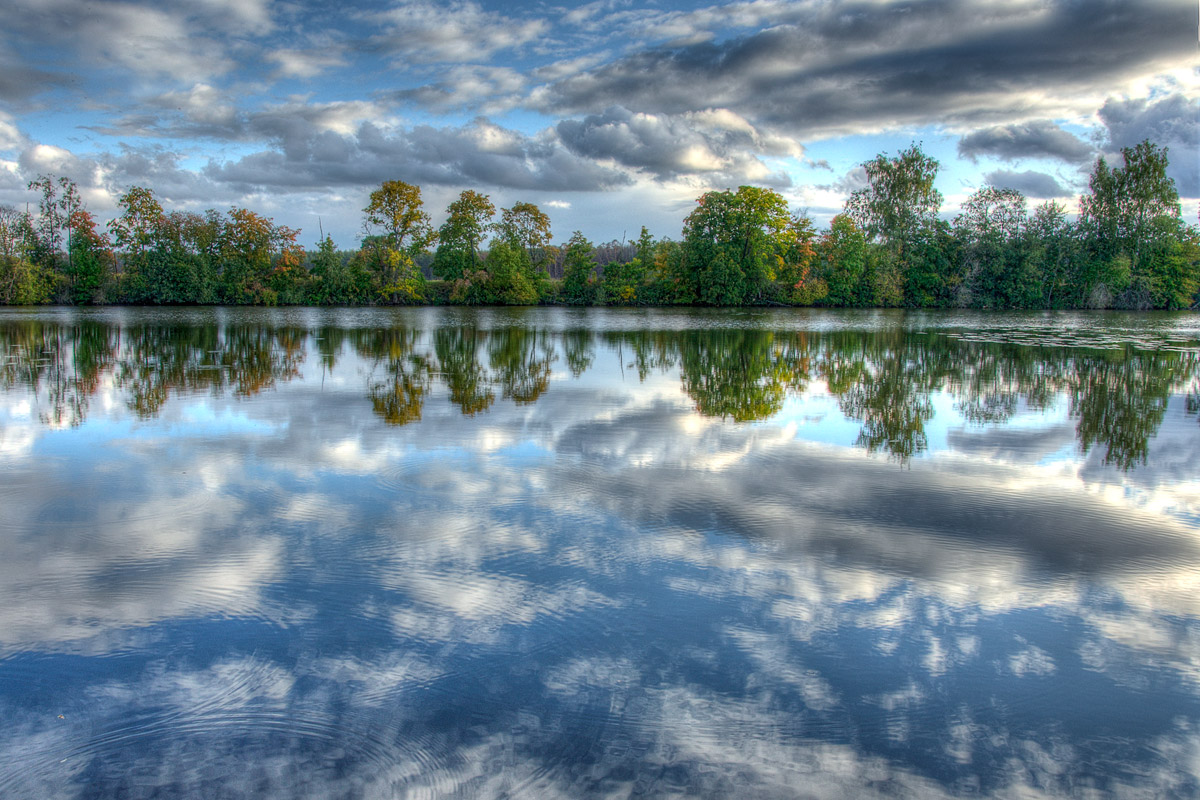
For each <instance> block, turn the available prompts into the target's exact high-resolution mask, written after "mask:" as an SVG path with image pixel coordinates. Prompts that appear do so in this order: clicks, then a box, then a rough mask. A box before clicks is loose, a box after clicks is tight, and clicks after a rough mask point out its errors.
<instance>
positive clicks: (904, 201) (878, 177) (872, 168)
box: [846, 144, 942, 253]
mask: <svg viewBox="0 0 1200 800" xmlns="http://www.w3.org/2000/svg"><path fill="white" fill-rule="evenodd" d="M862 166H863V169H865V170H866V172H867V186H866V187H865V188H863V189H859V190H858V191H856V192H854V193H853V194H851V195H850V199H849V200H847V201H846V213H848V214H849V215H850V216H851V217H852V218H853V219H854V221H855V222H856V223H857V224H858V226H859V227H860V228H862V229H863V230H864V231H866V234H867V236H868V238H871V239H875V240H877V241H882V242H884V243H885V244H888V245H889V246H890V247H891V248H892V249H893V250H894V251H896V252H897V253H901V252H902V251H903V249H904V241H905V240H906V239H907V238H908V237H909V236H910V235H911V234H912V233H914V232H915V231H916V230H917V228H919V227H920V226H921V225H922V224H925V223H931V222H932V221H933V220H935V219H936V218H937V213H938V209H939V208H941V205H942V194H941V192H939V191H938V190H937V189H935V188H933V181H934V179H935V178H936V177H937V171H938V166H939V164H938V162H937V160H936V159H934V158H931V157H929V156H927V155H925V153H923V152H922V151H921V148H920V146H919V145H917V144H913V145H911V146H910V147H909V148H908V149H907V150H904V151H902V152H901V153H900V154H899V155H897V156H896V157H895V158H888V156H887V154H886V153H881V154H880V155H878V156H876V157H875V159H874V160H872V161H868V162H866V163H864V164H863V165H862Z"/></svg>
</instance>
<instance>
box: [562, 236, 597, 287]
mask: <svg viewBox="0 0 1200 800" xmlns="http://www.w3.org/2000/svg"><path fill="white" fill-rule="evenodd" d="M595 249H596V248H595V247H594V246H593V245H592V243H591V242H589V241H588V240H587V239H586V238H585V237H584V235H583V234H582V233H580V232H579V231H575V232H574V233H573V234H571V238H570V239H569V240H568V241H567V252H566V256H565V257H564V258H563V286H562V296H563V299H564V300H566V301H567V302H568V303H571V304H573V305H590V304H591V303H592V302H594V301H595V299H596V282H595V279H594V275H595V272H596V258H595V256H594V255H593V253H594V251H595Z"/></svg>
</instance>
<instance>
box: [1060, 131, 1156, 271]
mask: <svg viewBox="0 0 1200 800" xmlns="http://www.w3.org/2000/svg"><path fill="white" fill-rule="evenodd" d="M1121 157H1122V159H1123V160H1124V166H1123V167H1115V168H1111V169H1110V168H1109V166H1108V164H1107V163H1106V162H1105V160H1104V158H1103V157H1101V158H1100V159H1098V160H1097V161H1096V165H1095V167H1094V169H1093V170H1092V175H1091V178H1090V180H1089V182H1088V188H1089V194H1086V195H1084V196H1083V197H1081V198H1080V199H1079V211H1080V221H1081V222H1082V223H1084V224H1085V225H1086V226H1087V227H1088V229H1089V232H1090V233H1091V235H1092V236H1093V237H1095V239H1096V243H1097V245H1098V247H1099V249H1100V255H1101V257H1103V258H1109V259H1111V258H1113V257H1115V256H1117V255H1118V254H1119V253H1121V252H1124V254H1125V255H1126V256H1128V257H1129V259H1130V261H1131V264H1132V267H1133V269H1134V270H1137V269H1138V268H1139V267H1140V266H1141V257H1142V255H1143V254H1144V252H1145V245H1147V244H1148V243H1149V242H1150V241H1151V239H1152V233H1153V232H1154V228H1153V227H1152V226H1153V224H1154V221H1155V219H1156V218H1158V217H1164V216H1165V217H1174V218H1178V217H1179V215H1180V208H1179V192H1178V191H1176V189H1175V181H1174V180H1172V179H1171V178H1169V177H1168V176H1167V166H1168V161H1167V149H1166V148H1165V147H1159V146H1158V145H1155V144H1153V143H1152V142H1150V141H1149V140H1146V141H1143V142H1142V143H1141V144H1138V145H1137V146H1135V147H1125V148H1122V149H1121Z"/></svg>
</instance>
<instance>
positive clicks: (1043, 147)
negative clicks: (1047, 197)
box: [958, 120, 1094, 164]
mask: <svg viewBox="0 0 1200 800" xmlns="http://www.w3.org/2000/svg"><path fill="white" fill-rule="evenodd" d="M1093 153H1094V149H1093V148H1092V147H1091V145H1089V144H1088V143H1087V142H1085V141H1083V140H1082V139H1080V138H1079V137H1077V136H1075V135H1074V134H1073V133H1070V132H1068V131H1065V130H1063V129H1062V128H1060V127H1059V126H1058V125H1055V124H1054V123H1053V122H1051V121H1050V120H1033V121H1031V122H1025V123H1016V124H1012V125H996V126H993V127H990V128H985V129H983V130H979V131H975V132H974V133H972V134H969V135H967V136H964V137H963V138H962V139H960V140H959V142H958V154H959V155H960V156H964V157H966V158H969V159H971V160H972V161H974V160H976V159H977V158H978V157H979V156H981V155H989V156H995V157H997V158H1000V159H1002V160H1004V161H1018V160H1020V159H1022V158H1056V159H1060V160H1062V161H1066V162H1067V163H1070V164H1080V163H1083V162H1086V161H1088V160H1089V159H1090V158H1091V157H1092V154H1093Z"/></svg>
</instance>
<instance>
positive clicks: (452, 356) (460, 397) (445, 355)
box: [433, 328, 496, 417]
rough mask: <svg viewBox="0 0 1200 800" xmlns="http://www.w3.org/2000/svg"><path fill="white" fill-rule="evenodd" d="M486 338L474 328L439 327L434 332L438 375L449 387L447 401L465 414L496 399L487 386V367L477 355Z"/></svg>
mask: <svg viewBox="0 0 1200 800" xmlns="http://www.w3.org/2000/svg"><path fill="white" fill-rule="evenodd" d="M486 338H487V336H486V334H483V333H482V332H480V331H477V330H476V329H474V328H438V329H437V330H436V331H434V333H433V347H434V350H435V352H436V353H437V360H438V366H439V368H440V370H441V372H440V375H441V378H442V380H444V381H446V387H447V388H448V389H449V390H450V401H451V402H452V403H455V404H457V405H458V407H459V408H460V409H461V410H462V413H463V414H465V415H466V416H468V417H473V416H475V415H476V414H478V413H479V412H481V411H487V410H488V409H489V408H491V406H492V403H493V402H495V400H496V393H495V392H493V391H492V390H491V388H490V387H489V386H488V375H487V370H485V369H484V368H483V366H482V365H481V364H480V363H479V357H478V355H479V354H478V351H479V344H480V342H482V341H484V340H486Z"/></svg>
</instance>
